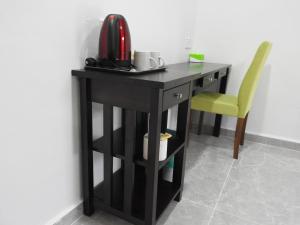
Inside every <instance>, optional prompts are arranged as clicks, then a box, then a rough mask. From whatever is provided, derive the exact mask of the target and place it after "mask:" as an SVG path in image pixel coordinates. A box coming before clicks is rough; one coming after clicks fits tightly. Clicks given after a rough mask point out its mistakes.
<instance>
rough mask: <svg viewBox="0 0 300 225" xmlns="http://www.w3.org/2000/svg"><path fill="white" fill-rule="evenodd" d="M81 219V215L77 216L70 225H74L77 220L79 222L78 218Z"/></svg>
mask: <svg viewBox="0 0 300 225" xmlns="http://www.w3.org/2000/svg"><path fill="white" fill-rule="evenodd" d="M81 217H83V215H81V216H79V217H78V218H77V219H76V220H74V221H73V222H72V223H71V224H70V225H73V224H75V223H76V222H77V221H78V220H80V218H81Z"/></svg>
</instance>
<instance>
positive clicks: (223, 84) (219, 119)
mask: <svg viewBox="0 0 300 225" xmlns="http://www.w3.org/2000/svg"><path fill="white" fill-rule="evenodd" d="M229 73H230V69H227V74H226V76H224V77H222V78H221V84H220V88H219V93H221V94H225V93H226V87H227V80H228V76H229ZM221 123H222V115H221V114H216V118H215V125H214V131H213V136H215V137H219V136H220V130H221Z"/></svg>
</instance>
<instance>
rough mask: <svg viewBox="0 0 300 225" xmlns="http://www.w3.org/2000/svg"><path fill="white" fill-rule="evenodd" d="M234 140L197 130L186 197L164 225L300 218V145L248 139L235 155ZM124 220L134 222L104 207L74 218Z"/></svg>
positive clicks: (88, 222)
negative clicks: (295, 147)
mask: <svg viewBox="0 0 300 225" xmlns="http://www.w3.org/2000/svg"><path fill="white" fill-rule="evenodd" d="M232 144H233V140H232V139H231V138H229V137H220V138H215V137H211V136H205V135H202V136H197V135H192V136H191V141H190V144H189V148H188V154H187V163H186V179H185V189H184V194H183V200H182V201H181V202H180V203H175V202H173V203H172V204H171V205H170V207H169V208H168V209H167V211H166V212H165V213H164V214H163V216H162V218H161V219H160V220H159V224H160V225H163V224H164V225H184V224H187V225H194V224H195V225H297V224H300V151H295V150H289V149H283V148H277V147H274V146H270V145H263V144H258V143H254V142H249V141H248V142H247V141H246V142H245V145H244V147H242V148H241V153H240V158H239V160H233V159H232ZM119 224H120V225H126V224H127V225H128V224H129V223H127V222H125V221H123V220H121V219H118V218H116V217H114V216H111V215H108V214H106V213H103V212H100V211H99V212H96V213H95V215H93V216H92V217H90V218H89V217H86V216H81V217H80V218H78V219H77V220H76V221H75V222H73V223H72V225H119ZM64 225H69V224H64Z"/></svg>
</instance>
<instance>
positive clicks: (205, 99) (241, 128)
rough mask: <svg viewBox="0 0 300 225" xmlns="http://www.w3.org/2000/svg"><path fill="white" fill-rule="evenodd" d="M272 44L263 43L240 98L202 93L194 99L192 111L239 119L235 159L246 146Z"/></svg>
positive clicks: (245, 80) (241, 89) (246, 77)
mask: <svg viewBox="0 0 300 225" xmlns="http://www.w3.org/2000/svg"><path fill="white" fill-rule="evenodd" d="M271 47H272V44H271V43H270V42H263V43H262V44H261V45H260V46H259V48H258V50H257V52H256V54H255V57H254V59H253V61H252V63H251V65H250V67H249V69H248V71H247V73H246V75H245V77H244V79H243V81H242V84H241V86H240V90H239V93H238V96H232V95H227V94H219V93H201V94H198V95H196V96H194V97H193V98H192V104H191V108H192V110H197V111H204V112H210V113H216V114H223V115H227V116H234V117H237V125H236V131H235V140H234V149H233V158H234V159H238V154H239V145H243V144H244V136H245V129H246V123H247V117H248V113H249V110H250V108H251V105H252V100H253V96H254V94H255V91H256V87H257V83H258V80H259V78H260V74H261V72H262V69H263V67H264V65H265V62H266V59H267V57H268V55H269V52H270V50H271Z"/></svg>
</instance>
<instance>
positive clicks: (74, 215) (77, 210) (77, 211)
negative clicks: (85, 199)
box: [53, 202, 83, 225]
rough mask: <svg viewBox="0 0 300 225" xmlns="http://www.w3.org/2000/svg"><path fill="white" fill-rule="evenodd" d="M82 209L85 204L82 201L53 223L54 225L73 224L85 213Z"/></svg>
mask: <svg viewBox="0 0 300 225" xmlns="http://www.w3.org/2000/svg"><path fill="white" fill-rule="evenodd" d="M82 211H83V205H82V202H80V203H79V204H78V205H77V206H75V207H74V208H73V209H72V210H71V211H69V212H68V213H66V214H65V215H64V216H63V217H62V218H61V219H59V220H58V221H57V222H55V223H53V225H71V224H73V223H74V222H75V221H76V220H78V219H79V218H80V217H81V216H82V215H83V213H82Z"/></svg>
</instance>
